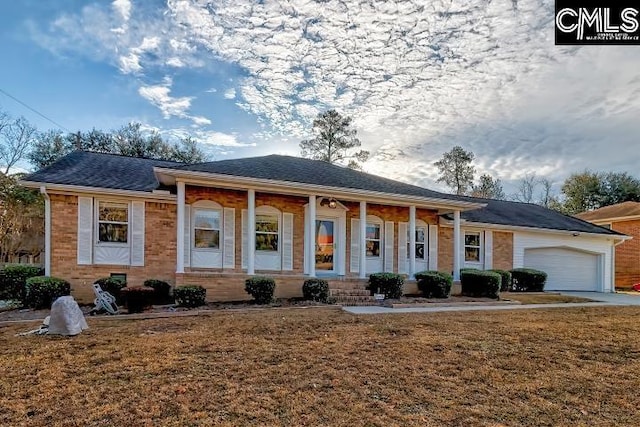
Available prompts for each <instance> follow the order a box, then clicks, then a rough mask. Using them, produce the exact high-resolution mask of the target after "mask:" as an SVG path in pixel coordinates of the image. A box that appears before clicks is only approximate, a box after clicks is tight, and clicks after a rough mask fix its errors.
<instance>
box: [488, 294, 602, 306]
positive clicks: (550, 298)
mask: <svg viewBox="0 0 640 427" xmlns="http://www.w3.org/2000/svg"><path fill="white" fill-rule="evenodd" d="M500 299H508V300H511V301H519V302H521V303H522V304H556V303H570V302H593V300H591V299H589V298H582V297H572V296H569V295H559V294H548V293H547V294H543V293H527V292H501V293H500Z"/></svg>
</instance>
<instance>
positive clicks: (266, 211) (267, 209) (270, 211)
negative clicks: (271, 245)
mask: <svg viewBox="0 0 640 427" xmlns="http://www.w3.org/2000/svg"><path fill="white" fill-rule="evenodd" d="M258 216H275V217H276V220H277V221H278V231H277V232H273V231H258V227H256V225H257V218H258ZM254 220H255V221H256V224H254V229H255V237H256V245H257V243H258V233H260V234H271V235H274V234H275V235H276V236H278V249H277V250H275V251H270V250H265V249H257V248H254V251H255V253H256V254H260V255H264V256H280V254H281V252H282V212H280V210H279V209H277V208H274V207H273V206H266V205H263V206H259V207H257V208H256V210H255V218H254Z"/></svg>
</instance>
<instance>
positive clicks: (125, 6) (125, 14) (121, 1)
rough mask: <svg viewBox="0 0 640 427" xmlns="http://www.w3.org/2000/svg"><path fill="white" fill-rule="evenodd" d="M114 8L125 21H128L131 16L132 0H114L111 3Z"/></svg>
mask: <svg viewBox="0 0 640 427" xmlns="http://www.w3.org/2000/svg"><path fill="white" fill-rule="evenodd" d="M111 5H112V6H113V8H114V10H115V11H116V12H117V13H118V14H119V15H120V17H121V18H122V20H123V21H125V22H126V21H128V20H129V18H130V17H131V1H130V0H114V2H113V3H111Z"/></svg>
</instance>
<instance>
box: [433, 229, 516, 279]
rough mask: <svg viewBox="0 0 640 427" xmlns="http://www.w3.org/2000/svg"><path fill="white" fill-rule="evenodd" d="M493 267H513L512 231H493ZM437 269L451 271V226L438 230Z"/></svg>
mask: <svg viewBox="0 0 640 427" xmlns="http://www.w3.org/2000/svg"><path fill="white" fill-rule="evenodd" d="M493 268H496V269H500V270H511V269H512V268H513V233H511V232H508V231H494V232H493ZM438 270H440V271H443V272H445V273H451V272H452V271H453V228H451V227H440V229H439V231H438Z"/></svg>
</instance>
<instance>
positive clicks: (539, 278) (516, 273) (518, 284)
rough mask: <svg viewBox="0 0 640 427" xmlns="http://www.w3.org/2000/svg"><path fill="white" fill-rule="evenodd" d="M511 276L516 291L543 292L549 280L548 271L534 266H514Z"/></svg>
mask: <svg viewBox="0 0 640 427" xmlns="http://www.w3.org/2000/svg"><path fill="white" fill-rule="evenodd" d="M511 276H512V278H513V284H512V289H513V291H515V292H542V291H543V290H544V285H545V283H546V282H547V273H545V272H544V271H540V270H535V269H533V268H514V269H513V270H511Z"/></svg>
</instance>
